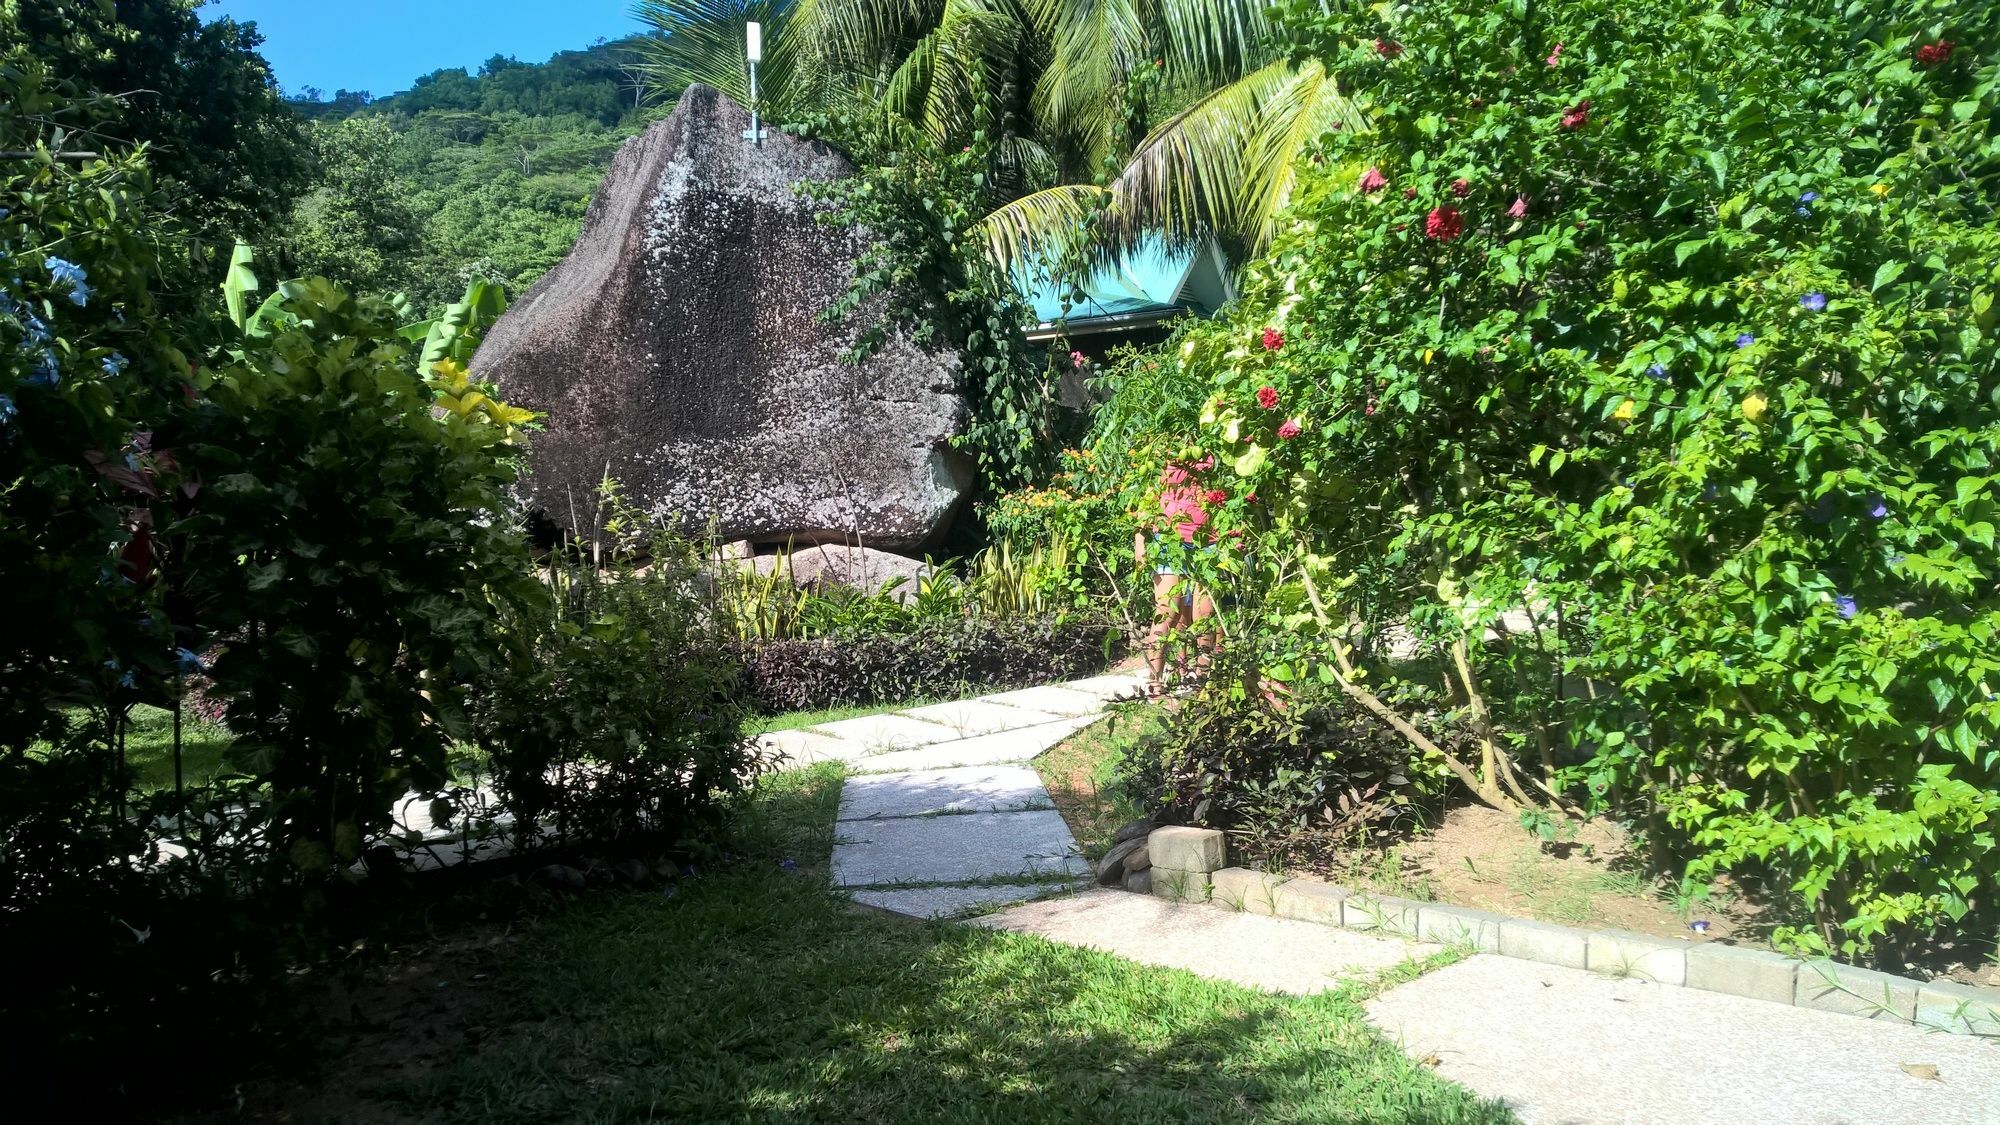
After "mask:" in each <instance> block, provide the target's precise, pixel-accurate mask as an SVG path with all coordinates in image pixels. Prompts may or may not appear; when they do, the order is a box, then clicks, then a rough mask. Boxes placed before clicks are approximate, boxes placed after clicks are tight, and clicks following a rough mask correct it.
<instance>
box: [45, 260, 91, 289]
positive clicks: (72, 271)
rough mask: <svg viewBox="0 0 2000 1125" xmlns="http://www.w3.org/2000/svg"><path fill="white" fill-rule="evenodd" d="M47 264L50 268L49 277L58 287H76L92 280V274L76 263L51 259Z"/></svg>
mask: <svg viewBox="0 0 2000 1125" xmlns="http://www.w3.org/2000/svg"><path fill="white" fill-rule="evenodd" d="M45 264H46V265H47V266H48V267H49V277H50V278H51V279H52V280H54V281H55V283H56V284H57V285H76V284H79V283H81V282H84V281H88V280H90V274H89V273H88V272H87V271H86V270H85V269H84V268H83V267H82V266H79V265H77V264H76V263H75V262H72V261H68V260H66V259H63V258H50V259H49V260H48V261H47V262H46V263H45Z"/></svg>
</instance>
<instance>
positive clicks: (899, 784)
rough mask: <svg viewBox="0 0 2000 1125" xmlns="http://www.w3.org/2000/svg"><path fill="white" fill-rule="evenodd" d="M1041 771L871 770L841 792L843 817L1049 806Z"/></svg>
mask: <svg viewBox="0 0 2000 1125" xmlns="http://www.w3.org/2000/svg"><path fill="white" fill-rule="evenodd" d="M1049 807H1050V805H1049V795H1048V791H1047V790H1045V789H1043V788H1042V778H1041V775H1040V774H1038V773H1036V772H1035V771H1034V770H1032V769H1030V768H1029V767H1027V766H967V767H964V768H961V769H951V770H929V771H926V772H923V773H884V774H868V775H866V776H863V777H856V778H852V779H850V780H849V781H848V782H847V784H846V786H845V787H844V788H842V790H841V793H840V817H839V819H841V820H844V821H845V820H877V819H880V818H882V817H895V816H929V815H934V814H937V813H969V812H1009V811H1014V810H1019V809H1026V808H1043V809H1045V808H1049Z"/></svg>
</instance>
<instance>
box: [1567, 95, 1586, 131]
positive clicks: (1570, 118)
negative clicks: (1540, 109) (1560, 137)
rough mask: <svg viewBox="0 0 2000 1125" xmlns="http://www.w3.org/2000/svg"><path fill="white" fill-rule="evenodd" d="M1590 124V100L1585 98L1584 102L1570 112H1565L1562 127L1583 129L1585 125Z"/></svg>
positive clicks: (1576, 105)
mask: <svg viewBox="0 0 2000 1125" xmlns="http://www.w3.org/2000/svg"><path fill="white" fill-rule="evenodd" d="M1589 122H1590V99H1589V98H1585V99H1583V100H1582V101H1580V102H1578V103H1576V104H1575V105H1573V106H1571V107H1569V110H1568V111H1567V112H1565V113H1564V114H1563V116H1562V127H1563V128H1565V129H1581V128H1583V127H1584V126H1585V125H1587V124H1589Z"/></svg>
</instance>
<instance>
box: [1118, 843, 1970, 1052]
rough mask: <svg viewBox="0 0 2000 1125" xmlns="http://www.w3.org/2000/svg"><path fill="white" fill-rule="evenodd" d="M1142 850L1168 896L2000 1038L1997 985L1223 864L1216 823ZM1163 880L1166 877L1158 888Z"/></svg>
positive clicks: (1156, 885)
mask: <svg viewBox="0 0 2000 1125" xmlns="http://www.w3.org/2000/svg"><path fill="white" fill-rule="evenodd" d="M1147 851H1148V852H1149V853H1150V854H1151V855H1152V856H1153V866H1154V867H1155V868H1161V867H1165V868H1166V870H1165V871H1162V872H1159V874H1158V875H1156V876H1155V878H1154V880H1153V893H1154V894H1155V895H1159V896H1160V897H1163V898H1168V899H1172V900H1173V901H1176V902H1208V903H1210V904H1211V905H1214V906H1219V907H1221V908H1223V909H1225V910H1241V911H1247V912H1249V913H1252V914H1265V915H1274V916H1276V917H1279V918H1291V919H1295V920H1297V921H1302V922H1320V923H1324V924H1327V925H1334V926H1340V927H1343V928H1345V929H1350V930H1362V931H1374V932H1377V933H1381V934H1385V935H1396V936H1402V937H1408V938H1415V939H1417V940H1420V941H1430V942H1440V943H1443V944H1455V943H1464V944H1466V945H1469V946H1471V947H1472V948H1473V949H1476V950H1478V951H1479V952H1481V953H1495V954H1499V955H1500V956H1503V957H1512V958H1515V959H1516V960H1522V961H1534V962H1538V963H1541V964H1545V965H1562V966H1565V967H1568V968H1572V969H1587V970H1589V971H1591V972H1594V973H1602V974H1605V975H1607V976H1615V977H1633V978H1636V979H1639V980H1644V981H1650V982H1653V983H1655V984H1661V985H1667V986H1672V987H1676V988H1693V989H1699V990H1701V991H1704V992H1719V993H1724V994H1727V995H1730V996H1742V997H1747V998H1749V999H1752V1000H1764V1001H1767V1002H1770V1003H1774V1004H1786V1005H1790V1006H1793V1007H1799V1008H1813V1009H1816V1010H1819V1011H1826V1012H1839V1013H1842V1014H1846V1015H1853V1016H1859V1017H1861V1018H1863V1019H1886V1020H1893V1021H1896V1022H1899V1023H1907V1024H1914V1025H1915V1026H1918V1027H1922V1028H1925V1029H1928V1030H1932V1031H1939V1032H1946V1033H1950V1034H1955V1035H1977V1036H1982V1037H1988V1038H2000V989H1992V988H1978V987H1975V986H1972V985H1964V984H1955V983H1952V982H1949V981H1932V982H1924V981H1916V980H1911V979H1909V978H1907V977H1899V976H1893V975H1891V974H1889V973H1881V972H1876V971H1875V970H1873V969H1861V968H1856V967H1854V966H1852V965H1842V964H1840V963H1838V962H1835V961H1829V960H1814V961H1805V960H1800V959H1798V958H1794V957H1787V956H1784V955H1783V954H1779V953H1773V952H1770V951H1769V950H1763V949H1738V948H1736V947H1735V946H1729V945H1710V944H1693V943H1690V942H1684V941H1672V940H1669V939H1666V938H1658V937H1652V936H1650V935H1646V934H1634V933H1626V932H1624V931H1620V930H1580V929H1575V928H1573V927H1570V926H1559V925H1555V924H1553V923H1549V922H1537V921H1534V920H1532V919H1527V918H1513V917H1509V916H1506V915H1502V914H1494V913H1492V912H1490V911H1485V910H1474V909H1472V908H1470V907H1464V906H1451V905H1448V904H1445V903H1437V902H1416V901H1413V900H1410V899H1404V898H1395V897H1392V896H1389V895H1376V894H1369V893H1365V892H1360V891H1354V890H1350V889H1348V888H1346V887H1341V886H1337V885H1335V884H1333V883H1328V882H1324V881H1322V880H1319V879H1304V878H1288V877H1286V876H1283V875H1276V874H1272V873H1270V872H1264V871H1255V870H1252V869H1250V868H1245V867H1225V866H1223V865H1224V864H1225V863H1227V862H1228V854H1227V853H1228V848H1227V842H1226V841H1225V839H1224V837H1223V833H1222V832H1220V831H1218V830H1216V829H1210V828H1161V829H1156V830H1155V831H1154V832H1153V833H1152V835H1151V837H1150V838H1149V840H1148V843H1147ZM1162 856H1165V857H1166V859H1165V860H1164V861H1163V860H1162V859H1161V857H1162ZM1163 877H1164V878H1163ZM1163 883H1168V884H1171V886H1172V887H1173V888H1174V889H1173V890H1172V891H1168V890H1166V889H1163V886H1162V884H1163Z"/></svg>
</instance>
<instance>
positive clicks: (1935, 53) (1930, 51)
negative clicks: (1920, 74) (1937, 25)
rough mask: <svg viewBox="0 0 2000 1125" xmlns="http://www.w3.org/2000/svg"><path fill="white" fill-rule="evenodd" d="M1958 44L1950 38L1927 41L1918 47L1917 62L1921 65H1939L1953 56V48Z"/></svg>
mask: <svg viewBox="0 0 2000 1125" xmlns="http://www.w3.org/2000/svg"><path fill="white" fill-rule="evenodd" d="M1956 46H1958V44H1956V43H1953V42H1952V41H1951V40H1949V39H1940V40H1938V41H1937V42H1935V43H1926V44H1924V45H1923V46H1921V47H1918V48H1917V63H1918V65H1920V66H1938V65H1939V64H1941V63H1943V62H1944V61H1945V60H1946V59H1948V58H1950V57H1951V49H1952V48H1953V47H1956Z"/></svg>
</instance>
